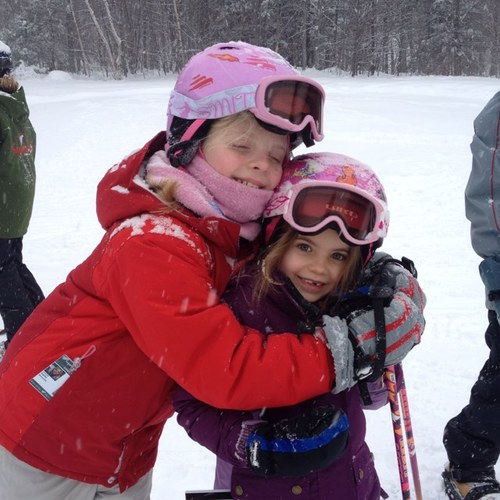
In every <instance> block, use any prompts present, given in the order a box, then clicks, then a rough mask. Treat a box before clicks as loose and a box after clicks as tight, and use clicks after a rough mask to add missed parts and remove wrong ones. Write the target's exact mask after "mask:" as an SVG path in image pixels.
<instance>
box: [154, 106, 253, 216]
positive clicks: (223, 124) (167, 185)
mask: <svg viewBox="0 0 500 500" xmlns="http://www.w3.org/2000/svg"><path fill="white" fill-rule="evenodd" d="M240 124H242V125H243V126H242V128H243V129H244V130H245V132H244V133H243V134H242V135H241V137H245V135H246V134H248V133H249V132H250V130H252V128H253V127H255V126H259V124H258V122H257V120H256V119H255V117H254V115H253V114H252V113H251V112H250V111H241V112H239V113H235V114H234V115H229V116H225V117H223V118H218V119H217V120H213V123H212V124H211V125H210V128H209V130H208V133H207V135H206V137H204V138H203V139H202V143H201V146H200V148H201V149H202V151H203V152H205V151H206V150H205V149H204V148H205V145H206V144H207V142H208V139H210V137H211V135H212V134H214V133H218V134H219V137H220V138H222V140H224V136H225V135H226V134H227V133H228V132H229V130H230V129H231V128H233V127H234V126H236V125H240ZM232 139H233V140H234V138H232ZM208 144H209V145H210V143H208ZM186 166H187V165H186ZM150 186H151V187H152V188H153V189H154V191H155V193H156V194H157V195H158V196H159V197H160V198H161V200H162V201H163V202H164V203H165V208H163V209H162V210H161V212H162V213H168V212H172V211H174V210H176V209H177V208H178V207H179V206H180V204H179V203H178V202H177V201H176V200H175V190H176V189H177V182H175V181H172V180H164V181H161V182H157V183H155V184H150Z"/></svg>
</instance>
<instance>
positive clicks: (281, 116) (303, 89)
mask: <svg viewBox="0 0 500 500" xmlns="http://www.w3.org/2000/svg"><path fill="white" fill-rule="evenodd" d="M324 97H325V94H324V90H323V88H322V87H321V85H320V84H319V83H317V82H315V81H314V80H311V79H310V78H306V77H304V76H301V75H300V74H299V72H298V71H297V70H296V69H295V68H294V67H293V66H292V65H291V64H290V63H288V62H287V61H286V60H285V59H284V58H283V57H281V56H280V55H279V54H277V53H276V52H274V51H273V50H271V49H268V48H265V47H258V46H256V45H251V44H249V43H245V42H241V41H240V42H227V43H218V44H216V45H213V46H211V47H208V48H206V49H205V50H203V51H202V52H199V53H198V54H196V55H194V56H193V57H192V58H191V59H190V60H189V61H188V63H187V64H186V66H185V67H184V68H183V69H182V71H181V72H180V74H179V77H178V79H177V82H176V84H175V87H174V89H173V90H172V92H171V95H170V100H169V103H168V110H167V133H168V132H169V131H171V129H172V125H173V122H174V120H175V118H176V117H177V118H179V119H182V120H189V125H190V126H189V129H188V130H186V131H185V132H183V135H182V137H181V138H179V140H180V141H186V140H189V139H191V138H193V136H194V134H195V133H196V131H197V130H198V129H199V128H200V127H201V125H202V124H203V123H204V122H205V121H206V120H213V119H217V118H222V117H224V116H229V115H232V114H235V113H238V112H240V111H244V110H249V111H251V112H252V113H253V114H254V115H255V117H256V118H257V119H258V120H259V121H260V122H262V123H264V124H266V125H268V126H270V127H274V128H276V129H278V130H280V131H282V132H285V133H290V135H295V136H296V137H298V139H296V140H295V141H294V143H293V144H292V146H293V147H295V146H297V145H298V144H300V143H301V142H304V143H305V144H306V145H312V144H314V140H316V141H320V140H321V139H322V138H323V105H324Z"/></svg>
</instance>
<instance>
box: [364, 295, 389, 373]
mask: <svg viewBox="0 0 500 500" xmlns="http://www.w3.org/2000/svg"><path fill="white" fill-rule="evenodd" d="M384 300H385V299H384V298H383V297H373V299H372V303H373V314H374V318H375V356H374V360H373V373H372V374H371V375H370V377H369V379H368V380H369V381H370V382H372V381H374V380H377V379H378V378H380V377H381V376H382V374H383V373H384V365H385V352H386V346H387V342H386V337H385V315H384Z"/></svg>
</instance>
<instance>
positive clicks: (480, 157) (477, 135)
mask: <svg viewBox="0 0 500 500" xmlns="http://www.w3.org/2000/svg"><path fill="white" fill-rule="evenodd" d="M499 139H500V92H498V93H497V94H495V95H494V96H493V98H492V99H491V100H490V101H489V102H488V103H487V104H486V106H485V107H484V108H483V110H482V111H481V112H480V113H479V115H478V116H477V118H476V119H475V120H474V137H473V139H472V144H471V151H472V170H471V173H470V177H469V181H468V183H467V187H466V188H465V213H466V215H467V218H468V219H469V220H470V222H471V240H472V246H473V247H474V250H475V251H476V253H477V254H478V255H480V256H481V257H483V258H488V257H496V258H497V259H498V260H500V238H499V231H500V155H499V154H498V145H499Z"/></svg>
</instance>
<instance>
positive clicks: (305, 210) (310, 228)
mask: <svg viewBox="0 0 500 500" xmlns="http://www.w3.org/2000/svg"><path fill="white" fill-rule="evenodd" d="M288 196H289V200H288V202H287V204H286V206H285V211H284V213H283V218H284V219H285V221H286V222H288V224H289V225H290V226H291V227H293V228H294V229H296V230H297V231H299V232H301V233H315V232H318V231H320V230H321V229H323V228H325V227H326V226H328V225H329V224H331V223H335V224H337V226H338V228H339V229H340V231H341V233H342V236H343V237H344V238H345V239H346V240H347V241H348V242H350V243H352V244H354V245H367V244H370V243H375V242H376V241H378V240H379V239H380V238H383V237H385V235H386V234H387V218H388V209H387V205H386V204H385V203H384V202H383V201H382V200H379V199H378V198H375V197H374V196H372V195H370V194H369V193H367V192H366V191H363V190H361V189H360V188H357V187H356V186H350V185H348V184H341V183H335V182H324V181H310V182H305V183H302V184H297V185H295V186H293V187H292V188H291V189H290V190H289V192H288Z"/></svg>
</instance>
